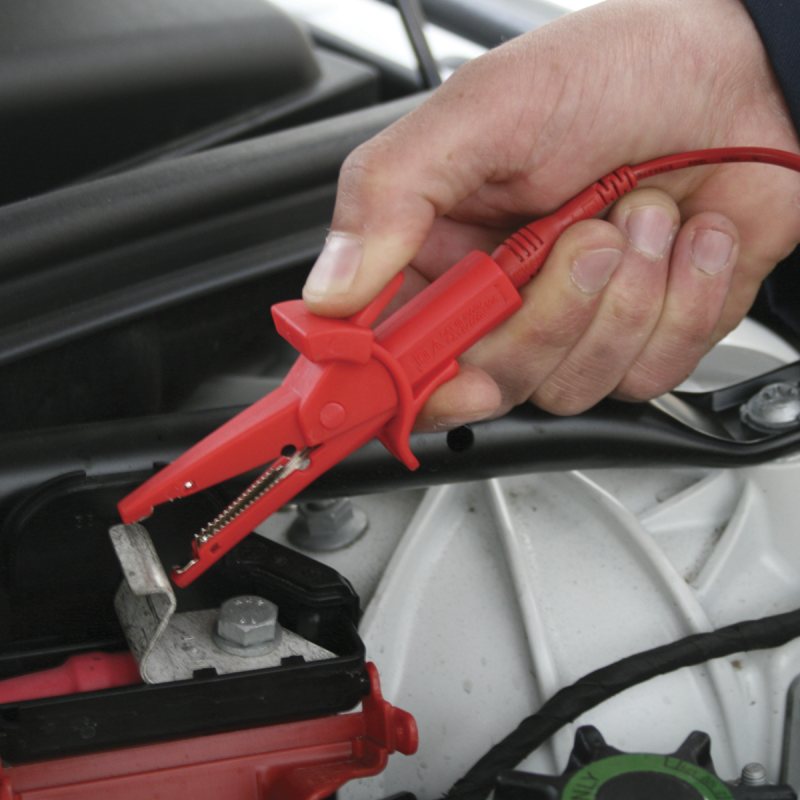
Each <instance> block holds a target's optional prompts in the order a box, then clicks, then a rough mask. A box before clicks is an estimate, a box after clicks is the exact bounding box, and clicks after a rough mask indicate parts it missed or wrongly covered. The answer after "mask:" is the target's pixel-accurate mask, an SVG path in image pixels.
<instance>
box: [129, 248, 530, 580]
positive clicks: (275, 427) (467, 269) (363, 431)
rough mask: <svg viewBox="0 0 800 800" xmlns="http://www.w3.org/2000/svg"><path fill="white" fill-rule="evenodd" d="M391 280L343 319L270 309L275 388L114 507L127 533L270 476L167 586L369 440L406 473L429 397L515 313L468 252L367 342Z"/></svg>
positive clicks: (488, 269) (488, 270)
mask: <svg viewBox="0 0 800 800" xmlns="http://www.w3.org/2000/svg"><path fill="white" fill-rule="evenodd" d="M402 280H403V278H402V275H398V276H397V277H396V278H395V279H394V280H393V281H392V282H391V283H390V284H389V285H388V286H387V287H386V288H385V289H384V290H383V291H382V292H381V294H380V295H378V297H377V298H376V299H375V300H374V301H373V302H372V303H370V304H369V305H368V306H367V307H366V308H364V309H363V310H362V311H360V312H359V313H358V314H356V315H354V316H352V317H350V318H349V319H346V320H343V319H327V318H324V317H318V316H316V315H314V314H311V313H310V312H309V311H308V310H307V309H306V307H305V304H304V303H303V301H302V300H293V301H290V302H286V303H279V304H278V305H276V306H274V307H273V309H272V314H273V317H274V319H275V324H276V326H277V329H278V332H279V333H280V334H281V336H283V337H284V338H285V339H286V340H287V341H289V342H290V343H291V344H292V345H293V346H294V347H295V348H296V349H297V350H299V351H300V353H301V355H300V357H299V358H298V359H297V361H296V362H295V364H294V366H293V367H292V369H291V370H290V372H289V374H288V375H287V376H286V379H285V380H284V382H283V384H282V385H281V386H280V387H279V388H278V389H276V390H275V391H274V392H272V393H271V394H269V395H267V396H266V397H264V398H262V399H261V400H259V401H258V402H257V403H255V404H254V405H252V406H251V407H250V408H248V409H246V410H245V411H243V412H242V413H241V414H239V415H238V416H237V417H235V418H234V419H232V420H230V422H228V423H227V424H225V425H223V426H222V427H221V428H219V429H218V430H216V431H214V432H213V433H212V434H210V435H209V436H207V437H206V438H205V439H203V440H202V441H201V442H199V443H198V444H197V445H195V446H194V447H193V448H191V449H190V450H189V451H187V452H186V453H184V454H183V455H182V456H181V457H180V458H178V459H177V460H176V461H174V462H173V463H172V464H171V465H170V466H168V467H166V468H165V469H163V470H161V471H160V472H158V473H157V474H156V475H154V476H153V477H152V478H150V480H148V481H147V482H146V483H145V484H143V485H142V486H140V487H139V488H138V489H136V490H135V491H134V492H132V493H131V494H130V495H128V496H127V497H126V498H125V499H124V500H122V502H120V504H119V511H120V514H121V516H122V519H123V521H124V522H126V523H131V522H135V521H137V520H140V519H142V518H143V517H146V516H148V515H149V514H151V513H152V511H153V507H154V506H156V505H158V504H160V503H164V502H166V501H167V500H175V499H177V498H180V497H186V496H187V495H191V494H194V493H195V492H198V491H200V490H202V489H205V488H207V487H209V486H212V485H214V484H216V483H219V482H220V481H224V480H226V479H228V478H231V477H233V476H235V475H238V474H241V473H243V472H246V471H249V470H252V469H256V468H258V467H261V466H263V465H265V464H270V462H271V464H270V466H269V468H268V469H267V470H266V471H265V472H264V473H263V474H262V475H261V476H260V477H259V478H258V480H256V482H255V483H253V484H252V485H251V486H250V487H249V488H248V489H247V490H246V491H245V492H244V493H243V494H242V495H241V496H240V497H239V498H238V499H237V500H235V501H234V502H233V503H232V504H231V505H230V506H229V507H228V508H227V509H225V511H223V512H222V513H221V514H220V515H219V516H218V517H217V518H216V519H215V520H213V521H212V522H211V523H209V524H208V525H207V526H206V527H205V528H204V529H203V530H202V531H200V532H199V533H197V534H196V535H195V539H194V543H193V555H192V559H191V561H190V562H189V563H188V564H187V565H186V566H185V567H183V568H180V569H176V570H174V571H173V574H172V577H173V580H174V581H175V583H176V584H178V586H186V585H188V584H189V583H191V582H192V581H193V580H194V579H195V578H196V577H197V576H198V575H200V574H202V573H203V572H204V571H205V570H207V569H208V568H209V567H210V566H211V565H212V564H214V563H215V562H216V561H217V560H218V559H219V558H221V557H222V556H223V555H224V554H225V553H226V552H228V550H230V549H231V548H232V547H233V546H234V545H235V544H236V543H237V542H239V541H240V540H241V539H243V538H244V537H245V536H246V535H247V534H248V533H249V532H250V531H252V530H253V528H255V527H256V526H257V525H258V524H259V523H260V522H262V521H263V520H264V519H266V517H268V516H269V515H270V514H272V513H273V512H274V511H276V510H277V509H279V508H280V507H281V506H283V505H284V504H285V503H287V502H289V501H290V500H291V499H292V498H293V497H294V496H295V495H296V494H297V493H298V492H299V491H300V490H301V489H303V488H305V487H306V486H308V484H310V483H311V482H312V481H313V480H314V479H315V478H317V477H318V476H319V475H321V474H322V473H323V472H325V471H326V470H328V469H330V468H331V467H332V466H333V465H334V464H337V463H338V462H339V461H341V460H342V459H343V458H344V457H345V456H347V455H349V454H350V453H352V452H353V451H354V450H357V449H358V448H359V447H361V446H362V445H363V444H365V443H366V442H368V441H369V440H370V439H372V438H374V437H377V438H378V439H380V441H381V442H383V444H384V445H385V446H386V447H387V448H388V449H389V451H390V452H392V453H393V454H394V455H395V456H396V457H397V458H399V459H400V460H401V461H402V462H403V463H404V464H405V465H406V466H407V467H409V469H416V467H417V466H418V464H419V462H418V461H417V459H416V458H415V457H414V455H413V454H412V452H411V449H410V447H409V441H408V440H409V435H410V433H411V426H412V425H413V423H414V419H415V418H416V416H417V413H418V412H419V410H420V408H421V407H422V405H423V403H424V402H425V401H426V400H427V398H428V397H429V396H430V394H431V392H433V390H434V389H436V388H437V387H438V386H440V385H441V384H442V383H444V382H445V381H447V380H450V379H451V378H453V377H454V376H455V375H456V373H457V372H458V364H457V363H456V358H457V357H458V356H459V355H461V353H463V352H464V351H465V350H466V349H467V348H468V347H470V346H471V345H472V344H474V343H475V342H477V341H478V339H480V338H481V337H482V336H484V335H485V334H486V333H488V332H489V331H490V330H492V329H493V328H494V327H496V326H497V325H498V324H499V323H500V322H502V321H503V320H504V319H506V318H507V317H508V316H510V315H511V314H512V313H514V311H516V310H517V309H518V308H519V307H520V305H521V299H520V295H519V293H518V292H517V290H516V288H515V287H514V285H513V283H512V282H511V281H510V280H509V278H508V277H506V274H505V273H504V272H503V270H502V269H501V268H500V267H499V266H498V265H497V264H496V263H495V261H493V260H492V259H491V258H490V257H489V256H487V255H486V254H484V253H480V252H474V253H471V254H470V255H469V256H467V257H466V258H465V259H464V260H463V261H461V262H460V263H459V264H458V265H457V266H455V267H454V268H453V269H451V270H449V271H448V272H447V273H445V274H444V275H443V276H442V277H441V278H439V279H438V280H437V281H435V282H434V283H432V284H431V285H430V286H429V287H427V288H426V289H425V290H424V291H423V292H421V293H420V294H419V295H417V296H416V297H415V298H414V299H413V300H412V301H411V302H410V303H408V304H407V305H405V306H404V307H403V308H401V309H400V310H399V311H398V312H396V313H395V314H394V315H392V316H391V317H390V318H389V319H388V320H386V321H385V322H383V323H382V324H381V325H380V326H379V327H378V328H377V329H376V330H374V331H373V330H371V328H370V326H371V325H372V324H373V323H374V322H375V320H376V318H377V317H378V315H379V314H380V313H381V311H382V310H383V309H384V308H385V307H386V304H387V303H388V302H389V300H391V298H392V296H393V295H394V294H395V292H396V291H397V290H398V289H399V288H400V284H401V283H402Z"/></svg>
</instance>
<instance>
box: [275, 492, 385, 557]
mask: <svg viewBox="0 0 800 800" xmlns="http://www.w3.org/2000/svg"><path fill="white" fill-rule="evenodd" d="M298 511H299V514H298V517H297V519H296V520H295V522H294V524H293V525H292V526H291V528H290V529H289V531H288V534H287V535H288V537H289V541H290V542H291V543H292V544H293V545H294V546H295V547H299V548H301V549H303V550H309V551H311V552H332V551H334V550H341V549H342V548H343V547H347V546H348V545H349V544H352V543H353V542H354V541H355V540H356V539H358V538H359V537H360V536H361V535H362V534H363V533H364V531H366V529H367V527H368V525H369V520H368V518H367V515H366V513H365V512H364V511H363V510H362V509H360V508H358V507H357V506H355V505H353V503H352V501H351V500H350V499H349V498H347V497H339V498H331V499H328V500H310V501H306V502H304V503H299V504H298Z"/></svg>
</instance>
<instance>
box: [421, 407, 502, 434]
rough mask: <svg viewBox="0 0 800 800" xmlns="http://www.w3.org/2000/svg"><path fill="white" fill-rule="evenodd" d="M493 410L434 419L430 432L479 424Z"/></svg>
mask: <svg viewBox="0 0 800 800" xmlns="http://www.w3.org/2000/svg"><path fill="white" fill-rule="evenodd" d="M494 410H495V409H490V410H488V411H475V412H473V413H472V414H461V415H456V416H452V417H448V416H443V417H434V418H433V419H431V430H442V429H446V428H459V427H461V426H462V425H469V424H470V423H471V422H479V421H480V420H482V419H486V417H488V416H489V414H491V413H492V412H493V411H494Z"/></svg>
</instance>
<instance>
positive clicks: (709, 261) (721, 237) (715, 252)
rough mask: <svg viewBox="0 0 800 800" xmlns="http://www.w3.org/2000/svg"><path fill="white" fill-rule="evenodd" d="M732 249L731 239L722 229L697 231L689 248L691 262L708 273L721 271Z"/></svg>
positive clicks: (713, 273)
mask: <svg viewBox="0 0 800 800" xmlns="http://www.w3.org/2000/svg"><path fill="white" fill-rule="evenodd" d="M732 250H733V239H731V237H730V236H728V234H727V233H722V231H709V230H705V231H697V233H695V235H694V238H693V239H692V246H691V248H690V250H689V253H690V255H691V259H692V263H693V264H694V265H695V266H696V267H697V268H698V269H700V270H702V271H703V272H706V273H708V274H709V275H716V274H717V273H718V272H722V270H723V269H725V267H726V266H727V264H728V261H729V260H730V257H731V251H732Z"/></svg>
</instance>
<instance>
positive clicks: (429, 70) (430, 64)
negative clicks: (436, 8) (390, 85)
mask: <svg viewBox="0 0 800 800" xmlns="http://www.w3.org/2000/svg"><path fill="white" fill-rule="evenodd" d="M394 5H395V6H396V7H397V10H398V11H399V12H400V16H401V17H402V18H403V25H405V26H406V32H407V33H408V38H409V39H410V40H411V46H412V47H413V48H414V53H415V54H416V56H417V63H418V64H419V71H420V75H421V76H422V83H423V85H424V86H425V88H426V89H435V88H436V87H437V86H441V84H442V77H441V75H439V67H438V66H437V65H436V59H434V57H433V53H431V49H430V47H429V46H428V40H427V39H426V38H425V31H424V30H423V27H422V26H423V25H424V24H425V15H424V14H423V13H422V6H421V5H420V3H419V0H394Z"/></svg>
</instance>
